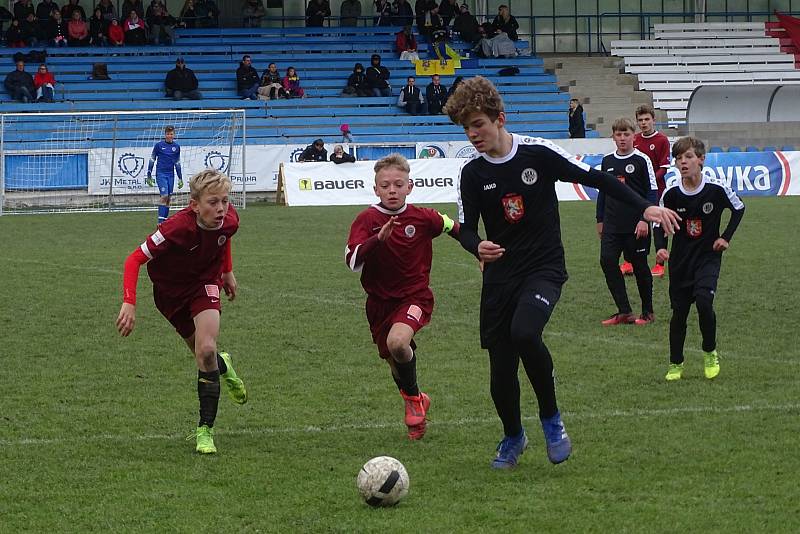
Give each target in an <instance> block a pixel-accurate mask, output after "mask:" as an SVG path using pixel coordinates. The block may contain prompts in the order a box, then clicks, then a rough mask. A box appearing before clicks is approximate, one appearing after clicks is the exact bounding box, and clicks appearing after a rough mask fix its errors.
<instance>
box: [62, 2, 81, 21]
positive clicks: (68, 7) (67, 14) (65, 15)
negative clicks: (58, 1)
mask: <svg viewBox="0 0 800 534" xmlns="http://www.w3.org/2000/svg"><path fill="white" fill-rule="evenodd" d="M78 2H79V0H69V3H67V4H64V7H62V8H61V18H62V19H64V20H66V21H70V20H72V13H73V12H74V11H77V12H78V13H80V14H81V20H86V18H87V17H86V11H84V10H83V6H79V5H78Z"/></svg>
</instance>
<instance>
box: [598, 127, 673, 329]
mask: <svg viewBox="0 0 800 534" xmlns="http://www.w3.org/2000/svg"><path fill="white" fill-rule="evenodd" d="M611 131H612V132H613V133H612V138H613V139H614V144H615V145H616V147H617V149H616V150H615V151H614V152H612V153H611V154H607V155H606V156H605V157H604V158H603V163H602V167H601V168H602V169H603V170H604V171H605V172H609V173H611V174H613V175H614V176H616V177H617V179H618V180H619V181H620V182H622V183H623V184H625V185H626V186H628V187H630V188H631V189H633V190H634V191H635V192H636V194H637V195H639V196H641V197H642V198H645V199H647V200H648V201H650V202H652V203H654V204H655V203H656V202H658V198H656V177H655V174H654V173H653V166H652V165H651V164H650V159H649V158H648V157H647V156H645V155H644V154H642V153H641V152H639V151H638V150H636V149H635V148H633V135H634V132H635V129H634V126H633V122H632V121H631V120H629V119H626V118H620V119H617V120H615V121H614V124H613V125H612V126H611ZM597 233H598V234H599V235H600V266H601V267H602V268H603V274H605V277H606V285H607V286H608V290H609V291H610V292H611V296H612V297H613V299H614V303H615V304H616V305H617V312H616V313H615V314H614V315H612V316H611V317H609V318H608V319H606V320H604V321H603V322H602V324H603V326H612V325H618V324H633V323H635V324H639V325H645V324H649V323H652V322H653V319H654V316H653V276H652V275H651V274H650V267H649V266H648V265H647V255H648V254H649V253H650V225H649V224H648V223H647V222H646V221H645V220H644V219H643V218H642V216H641V210H639V209H637V208H634V207H632V206H630V205H628V204H625V203H623V202H620V201H618V200H617V199H615V198H613V197H608V198H607V197H606V194H605V193H603V192H602V191H601V192H600V194H599V195H598V196H597ZM622 252H624V253H625V257H626V258H628V259H629V260H630V261H631V263H632V264H633V272H634V274H635V275H636V285H637V286H638V288H639V297H640V298H641V300H642V314H641V315H640V316H639V317H638V318H637V317H636V316H635V315H634V314H633V311H632V310H631V303H630V301H629V300H628V292H627V291H626V290H625V279H624V278H623V277H622V273H621V272H620V269H619V256H620V254H621V253H622Z"/></svg>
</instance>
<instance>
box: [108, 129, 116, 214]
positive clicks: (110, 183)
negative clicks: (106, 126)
mask: <svg viewBox="0 0 800 534" xmlns="http://www.w3.org/2000/svg"><path fill="white" fill-rule="evenodd" d="M117 125H118V123H117V116H116V115H115V116H114V133H113V135H112V137H111V172H110V173H109V177H108V211H111V205H112V203H113V195H114V162H115V161H116V159H114V157H115V155H116V152H117Z"/></svg>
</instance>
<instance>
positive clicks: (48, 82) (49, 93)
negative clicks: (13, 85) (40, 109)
mask: <svg viewBox="0 0 800 534" xmlns="http://www.w3.org/2000/svg"><path fill="white" fill-rule="evenodd" d="M33 87H34V89H36V101H37V102H48V103H51V104H52V103H53V100H54V97H55V94H56V89H55V87H56V78H55V76H53V73H52V72H48V70H47V65H45V64H44V63H42V64H41V65H39V70H38V71H37V72H36V74H34V76H33Z"/></svg>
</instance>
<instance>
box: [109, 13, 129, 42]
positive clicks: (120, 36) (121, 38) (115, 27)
mask: <svg viewBox="0 0 800 534" xmlns="http://www.w3.org/2000/svg"><path fill="white" fill-rule="evenodd" d="M107 31H108V42H109V43H111V46H123V45H124V44H125V31H124V30H123V29H122V26H120V25H119V19H118V18H117V17H113V18H112V19H111V22H109V24H108V30H107Z"/></svg>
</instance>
